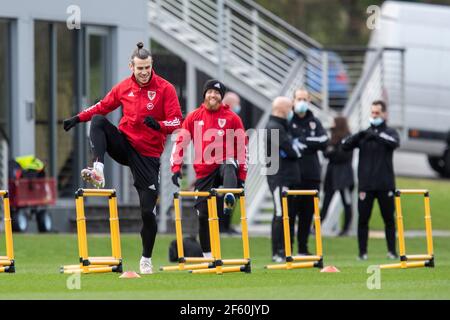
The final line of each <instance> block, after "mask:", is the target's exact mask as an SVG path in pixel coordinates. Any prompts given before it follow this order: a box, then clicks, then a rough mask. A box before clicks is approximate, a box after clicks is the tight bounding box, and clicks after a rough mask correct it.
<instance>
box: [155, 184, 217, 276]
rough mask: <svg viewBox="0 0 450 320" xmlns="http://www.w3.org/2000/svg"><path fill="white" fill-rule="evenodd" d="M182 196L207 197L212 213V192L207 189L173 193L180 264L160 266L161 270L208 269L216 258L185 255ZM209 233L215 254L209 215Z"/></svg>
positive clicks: (212, 250)
mask: <svg viewBox="0 0 450 320" xmlns="http://www.w3.org/2000/svg"><path fill="white" fill-rule="evenodd" d="M180 197H207V203H208V215H209V214H210V211H211V210H210V208H211V206H210V205H211V194H210V193H209V192H207V191H179V192H175V193H174V195H173V206H174V210H175V233H176V238H177V252H178V265H175V266H166V267H160V270H161V271H182V270H197V269H207V268H209V267H210V263H212V262H214V258H200V257H185V256H184V247H183V227H182V224H181V221H182V217H181V206H180ZM208 224H209V233H210V243H211V252H212V254H213V256H214V249H215V248H214V247H213V231H214V229H213V228H212V219H211V217H210V216H209V219H208Z"/></svg>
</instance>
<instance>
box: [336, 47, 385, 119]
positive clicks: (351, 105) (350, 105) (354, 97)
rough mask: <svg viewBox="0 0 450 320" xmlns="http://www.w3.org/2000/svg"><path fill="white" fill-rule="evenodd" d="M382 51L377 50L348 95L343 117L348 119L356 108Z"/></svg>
mask: <svg viewBox="0 0 450 320" xmlns="http://www.w3.org/2000/svg"><path fill="white" fill-rule="evenodd" d="M382 55H383V50H382V49H378V50H377V52H376V56H375V57H374V58H373V60H372V62H371V64H370V65H369V67H368V68H367V70H366V71H365V72H364V74H363V75H362V77H361V78H360V79H359V81H358V84H357V85H356V87H355V89H354V90H353V92H352V94H351V95H350V99H349V100H348V102H347V104H346V106H345V108H344V110H343V111H342V114H343V116H344V117H349V116H350V114H351V113H352V112H353V110H354V109H355V108H356V106H357V101H358V99H359V97H360V96H361V92H362V89H363V88H364V87H365V86H366V84H367V83H368V82H369V79H370V77H371V76H372V74H373V71H374V70H375V68H376V67H377V65H378V64H379V63H380V59H381V58H382Z"/></svg>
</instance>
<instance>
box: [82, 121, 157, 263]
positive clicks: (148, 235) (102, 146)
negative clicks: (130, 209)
mask: <svg viewBox="0 0 450 320" xmlns="http://www.w3.org/2000/svg"><path fill="white" fill-rule="evenodd" d="M90 140H91V147H92V152H93V156H94V161H99V162H102V163H104V157H105V153H106V152H107V153H108V154H109V155H110V156H111V158H113V159H114V160H115V161H117V162H118V163H120V164H121V165H124V166H128V167H130V170H131V173H132V174H133V179H134V186H135V187H136V190H137V192H138V195H139V203H140V209H141V217H142V222H143V225H142V229H141V238H142V247H143V250H142V256H144V257H146V258H150V257H151V256H152V252H153V246H154V244H155V238H156V233H157V223H156V212H155V205H156V201H157V198H158V190H159V179H158V175H159V159H158V158H152V157H145V156H142V155H141V154H139V153H138V152H137V151H136V150H134V148H133V147H132V146H131V145H130V143H129V142H128V140H127V139H126V137H125V136H124V135H123V134H122V133H121V132H120V131H119V129H117V127H115V126H114V125H113V124H112V123H111V122H109V120H108V119H106V117H104V116H101V115H95V116H94V117H92V120H91V129H90Z"/></svg>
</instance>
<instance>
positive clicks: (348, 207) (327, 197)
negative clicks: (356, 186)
mask: <svg viewBox="0 0 450 320" xmlns="http://www.w3.org/2000/svg"><path fill="white" fill-rule="evenodd" d="M338 191H339V193H340V195H341V200H342V204H343V206H344V214H345V216H344V226H343V227H342V232H347V231H348V229H349V228H350V224H351V222H352V215H353V214H352V202H353V201H352V193H353V186H351V187H349V188H345V189H343V190H338ZM335 192H336V191H335V190H325V192H324V198H323V206H322V211H321V212H320V220H321V221H324V220H325V218H326V216H327V214H328V207H329V206H330V202H331V199H333V195H334V193H335Z"/></svg>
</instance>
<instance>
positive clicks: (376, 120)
mask: <svg viewBox="0 0 450 320" xmlns="http://www.w3.org/2000/svg"><path fill="white" fill-rule="evenodd" d="M369 122H370V124H371V125H373V126H375V127H378V126H379V125H380V124H382V123H383V122H384V119H383V118H381V117H376V118H372V117H370V118H369Z"/></svg>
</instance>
